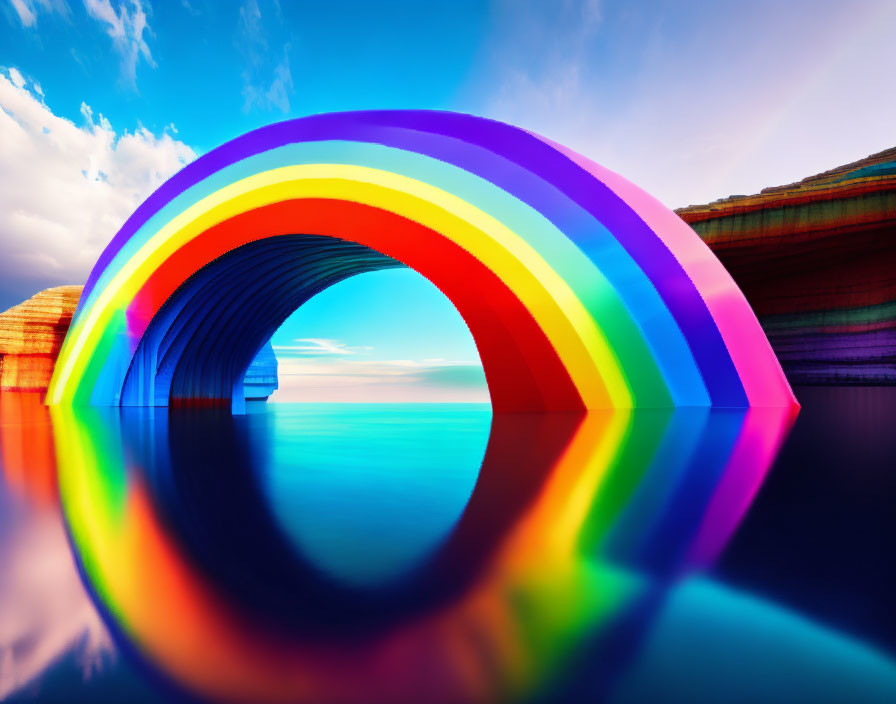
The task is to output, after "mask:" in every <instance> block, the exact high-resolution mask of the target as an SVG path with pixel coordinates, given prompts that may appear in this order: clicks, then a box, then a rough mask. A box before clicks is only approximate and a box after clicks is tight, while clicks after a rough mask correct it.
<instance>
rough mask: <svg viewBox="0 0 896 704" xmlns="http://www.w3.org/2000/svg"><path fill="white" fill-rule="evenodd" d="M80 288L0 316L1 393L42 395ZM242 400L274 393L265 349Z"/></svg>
mask: <svg viewBox="0 0 896 704" xmlns="http://www.w3.org/2000/svg"><path fill="white" fill-rule="evenodd" d="M83 288H84V287H83V286H57V287H55V288H48V289H46V290H45V291H41V292H40V293H36V294H34V295H33V296H32V297H31V298H29V299H28V300H27V301H25V302H23V303H19V304H18V305H16V306H13V307H12V308H10V309H9V310H7V311H6V312H4V313H0V391H46V390H47V387H48V386H49V385H50V378H51V377H52V376H53V367H54V365H55V364H56V358H57V357H58V356H59V349H60V348H61V347H62V341H63V340H64V339H65V334H66V332H68V328H69V325H71V322H72V316H73V315H74V314H75V309H76V308H77V307H78V300H79V299H80V298H81V291H82V290H83ZM243 386H244V389H245V393H246V398H249V399H257V400H263V399H266V398H267V397H268V396H270V395H271V394H272V393H273V392H274V390H275V389H276V388H277V358H276V357H275V356H274V350H273V348H272V347H271V344H270V343H268V344H267V345H265V346H264V347H263V348H262V349H261V351H260V352H259V353H258V356H257V357H256V358H255V360H254V361H253V362H252V364H251V365H250V366H249V369H248V370H247V372H246V376H245V379H244V380H243Z"/></svg>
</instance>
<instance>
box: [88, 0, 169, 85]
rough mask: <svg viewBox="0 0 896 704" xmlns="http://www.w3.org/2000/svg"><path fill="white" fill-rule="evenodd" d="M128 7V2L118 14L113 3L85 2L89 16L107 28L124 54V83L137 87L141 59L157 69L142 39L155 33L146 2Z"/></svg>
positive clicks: (134, 1)
mask: <svg viewBox="0 0 896 704" xmlns="http://www.w3.org/2000/svg"><path fill="white" fill-rule="evenodd" d="M129 4H130V9H128V3H127V2H122V3H121V4H120V5H119V6H118V10H116V9H115V8H114V7H112V3H111V2H110V0H84V6H85V7H86V8H87V13H88V14H89V15H90V16H91V17H93V18H94V19H96V20H98V21H99V22H101V23H102V24H103V25H105V29H106V33H107V34H108V35H109V36H110V37H111V38H112V42H113V44H114V45H115V48H116V50H117V51H118V53H119V54H121V62H122V63H121V70H122V75H123V77H124V79H125V81H126V82H127V83H128V84H129V85H131V86H133V87H136V85H137V62H138V61H139V60H140V59H141V57H142V58H143V60H144V61H146V63H147V64H149V65H150V66H152V67H155V65H156V62H155V61H154V60H153V58H152V53H151V52H150V50H149V45H148V44H147V43H146V40H145V39H144V37H143V35H144V33H145V34H147V35H149V34H151V32H152V30H151V29H150V27H149V24H148V23H147V19H146V15H147V10H148V9H149V7H150V6H149V3H147V4H145V5H144V4H143V0H131V1H130V3H129Z"/></svg>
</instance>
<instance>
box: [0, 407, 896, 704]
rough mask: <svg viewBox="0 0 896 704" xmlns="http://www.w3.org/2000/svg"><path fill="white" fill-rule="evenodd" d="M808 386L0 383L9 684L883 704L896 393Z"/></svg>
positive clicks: (40, 689) (32, 688) (143, 691)
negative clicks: (461, 389)
mask: <svg viewBox="0 0 896 704" xmlns="http://www.w3.org/2000/svg"><path fill="white" fill-rule="evenodd" d="M800 393H801V399H802V400H803V410H802V412H801V414H800V416H799V417H798V418H796V420H795V425H794V419H793V418H792V417H789V416H787V415H786V414H782V413H780V412H776V411H772V410H762V409H753V410H752V411H748V412H745V411H734V410H719V411H707V410H698V409H682V410H679V411H637V412H618V413H591V414H585V415H575V414H493V413H492V412H491V410H490V409H489V407H488V406H477V405H464V404H456V405H450V404H447V405H443V404H435V405H433V404H419V405H404V404H395V405H383V404H374V405H362V404H358V405H354V404H351V405H318V404H304V405H303V404H271V405H265V404H261V405H255V406H250V408H249V409H248V410H249V412H248V413H247V414H245V415H240V416H232V415H231V414H229V413H221V412H218V411H213V410H208V411H177V412H171V413H169V412H168V410H167V409H151V410H147V409H122V410H118V409H79V410H72V411H65V412H63V411H60V412H58V413H56V414H55V415H54V416H53V417H52V418H51V417H50V416H49V414H48V413H47V410H46V409H45V407H44V406H43V405H42V404H41V403H40V399H39V398H36V397H34V396H29V395H27V394H26V395H21V394H20V395H15V394H0V471H2V482H0V564H2V565H3V567H2V569H0V698H2V697H3V696H8V697H9V698H10V700H11V701H23V702H24V701H29V702H35V701H65V702H71V701H91V702H96V701H109V702H117V701H142V702H161V701H181V700H183V701H196V700H197V699H198V700H199V701H217V700H221V699H224V700H228V699H230V698H231V697H229V696H227V693H228V692H233V691H236V689H237V688H240V691H242V692H243V693H244V694H243V695H242V696H241V697H238V699H240V700H244V701H260V700H264V699H272V700H278V701H296V702H320V701H323V702H329V701H338V702H346V703H352V702H359V703H360V702H364V703H365V704H366V703H367V702H384V703H385V702H389V703H392V702H414V703H415V704H416V702H446V704H447V703H451V704H454V703H462V702H477V703H478V702H578V701H607V702H614V703H632V704H639V703H642V702H643V703H648V704H649V703H651V702H656V701H662V702H664V703H665V702H682V703H685V702H687V703H688V704H693V703H701V702H705V703H706V704H710V703H715V702H719V701H731V702H744V703H745V704H746V703H748V702H756V701H762V702H782V703H783V702H787V703H790V702H813V704H814V703H815V702H826V701H829V702H839V701H843V700H844V697H850V698H851V700H852V701H861V702H891V701H894V695H896V660H894V657H893V654H894V653H896V634H894V632H893V630H894V629H893V627H892V624H893V623H894V622H896V621H893V619H892V618H891V617H892V615H893V611H892V599H891V598H890V597H891V595H892V588H893V587H896V576H894V569H893V567H892V561H890V560H889V557H888V556H889V552H888V551H889V549H890V547H891V546H892V540H893V539H894V538H896V523H894V521H893V519H892V511H891V502H892V497H893V495H894V493H893V489H894V487H896V484H894V477H893V475H892V472H891V468H892V466H893V460H894V459H896V444H894V443H896V441H894V439H893V435H892V432H891V430H890V428H889V424H888V422H887V419H888V418H890V417H892V415H891V411H896V392H894V390H889V391H887V390H871V389H852V390H817V389H816V390H811V389H807V390H802V391H801V392H800ZM791 426H793V427H792V428H791ZM206 673H211V675H210V676H208V675H207V674H206ZM218 687H222V688H223V689H218ZM281 687H282V689H281ZM284 693H285V694H284ZM275 695H276V696H275Z"/></svg>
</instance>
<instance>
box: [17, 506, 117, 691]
mask: <svg viewBox="0 0 896 704" xmlns="http://www.w3.org/2000/svg"><path fill="white" fill-rule="evenodd" d="M4 508H9V507H8V506H4ZM17 513H19V512H17ZM6 528H7V530H8V529H9V527H8V526H6ZM5 538H6V540H5V544H4V546H3V548H4V549H3V570H0V614H2V618H0V699H4V698H6V697H7V696H9V695H10V694H13V693H14V692H16V691H18V690H20V689H21V688H22V687H25V686H26V685H28V684H29V683H30V682H33V681H35V680H36V679H37V678H39V677H40V676H41V675H42V674H43V673H44V672H45V671H46V670H47V668H48V667H49V666H50V665H51V664H52V663H54V662H56V661H57V660H59V658H61V657H63V656H64V655H66V654H73V655H74V656H75V657H76V658H77V660H78V662H79V664H80V665H81V668H82V671H83V674H84V677H85V678H87V677H89V676H91V675H92V674H94V673H96V672H97V671H98V670H100V669H101V667H102V666H103V665H104V664H105V663H108V662H109V661H110V660H111V659H112V658H113V657H114V653H115V651H114V646H113V644H112V640H111V638H110V636H109V633H108V631H107V630H106V628H105V626H104V625H103V623H102V620H101V619H100V616H99V614H98V613H97V610H96V609H95V608H94V606H93V604H92V603H91V602H90V599H89V598H88V596H87V594H86V593H85V591H84V587H83V585H82V584H81V580H80V577H79V576H78V572H77V570H76V569H75V565H74V563H73V560H72V555H71V549H70V548H69V544H68V539H67V537H66V534H65V528H64V527H63V525H62V518H61V516H60V515H59V512H58V511H51V510H37V509H36V510H33V511H29V512H27V513H26V514H25V515H22V516H20V517H18V518H17V520H16V521H15V526H14V528H13V530H12V531H11V532H10V533H8V534H7V535H6V536H5Z"/></svg>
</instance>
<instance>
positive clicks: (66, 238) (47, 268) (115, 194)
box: [0, 70, 196, 298]
mask: <svg viewBox="0 0 896 704" xmlns="http://www.w3.org/2000/svg"><path fill="white" fill-rule="evenodd" d="M16 74H17V75H19V76H20V75H21V74H19V72H16ZM29 87H30V88H31V89H29ZM81 113H82V115H83V116H84V119H85V124H84V125H81V126H78V125H75V124H74V123H73V122H71V121H69V120H67V119H65V118H62V117H59V116H58V115H55V114H54V113H53V112H52V110H50V108H49V107H48V106H47V105H46V104H45V103H44V101H43V99H42V97H41V95H40V94H39V93H37V92H36V88H34V84H33V83H30V82H26V83H25V84H23V85H19V81H17V80H16V78H15V77H14V75H13V73H12V70H6V71H3V70H0V179H2V182H3V184H4V185H3V188H2V189H0V281H2V284H3V286H2V288H3V289H5V290H4V291H3V292H4V293H5V294H6V295H7V296H12V295H14V294H15V293H18V295H20V296H21V297H22V298H27V297H28V296H30V295H31V294H33V293H34V291H35V289H36V288H38V287H44V286H47V285H55V284H64V283H80V282H83V281H85V280H86V278H87V274H88V273H89V271H90V269H91V267H92V266H93V264H94V263H95V262H96V259H97V257H98V256H99V253H100V252H101V251H102V249H103V247H105V245H106V244H107V243H108V242H109V240H110V239H111V238H112V237H113V236H114V234H115V233H116V231H117V230H118V229H119V228H120V227H121V225H122V224H123V223H124V221H125V220H126V219H127V218H128V216H130V214H131V213H132V212H133V211H134V210H135V209H136V208H137V206H138V205H139V204H140V203H141V202H142V201H143V199H145V198H146V197H147V196H148V195H149V194H150V193H152V191H154V190H155V189H156V188H157V187H158V186H159V185H161V184H162V183H163V182H164V181H165V180H166V179H167V178H168V177H169V176H171V175H172V174H173V173H174V172H176V171H178V170H179V169H180V168H181V167H182V166H183V165H184V164H186V163H188V162H189V161H192V160H193V159H194V158H195V156H196V155H195V153H194V152H193V150H192V149H190V147H188V146H187V145H186V144H184V143H183V142H180V141H178V140H176V139H174V138H173V137H172V136H171V134H170V133H168V132H167V131H166V132H163V133H162V134H159V135H156V134H153V133H152V132H150V131H149V130H148V129H146V128H143V127H139V128H137V129H136V130H134V131H133V132H128V131H122V132H116V131H115V129H114V128H113V127H112V125H111V124H110V123H109V121H108V120H107V119H106V118H104V117H103V116H102V115H99V116H97V115H95V114H94V112H93V110H92V109H91V108H90V106H88V105H86V104H82V106H81Z"/></svg>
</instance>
